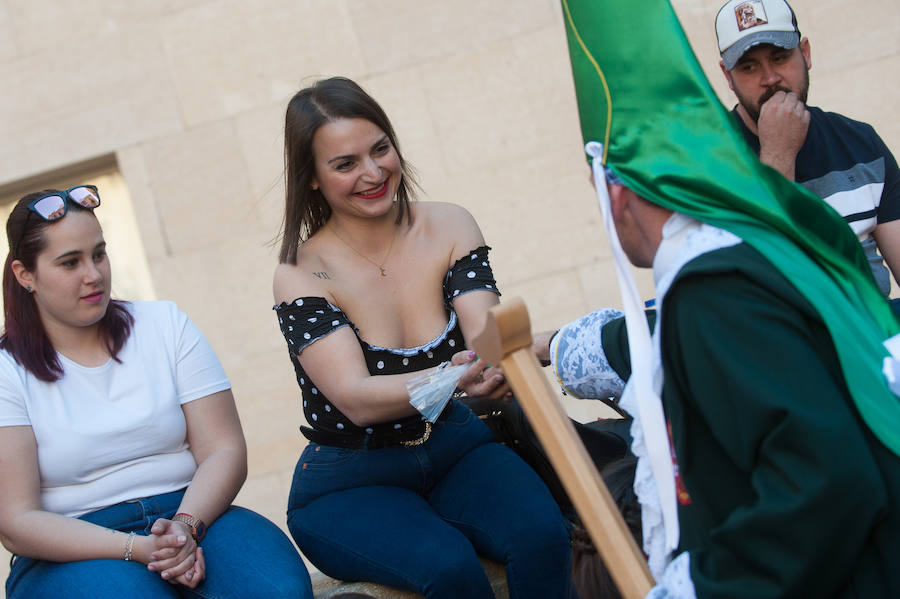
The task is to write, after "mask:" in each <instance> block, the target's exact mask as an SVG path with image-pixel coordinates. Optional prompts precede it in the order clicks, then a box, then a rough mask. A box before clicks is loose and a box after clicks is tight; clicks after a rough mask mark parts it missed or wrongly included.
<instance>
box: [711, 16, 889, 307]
mask: <svg viewBox="0 0 900 599" xmlns="http://www.w3.org/2000/svg"><path fill="white" fill-rule="evenodd" d="M716 35H717V37H718V42H719V51H720V52H721V56H722V59H721V61H720V62H719V65H720V67H721V68H722V72H723V73H724V75H725V79H726V80H727V81H728V86H729V87H730V88H731V90H732V91H733V92H734V94H735V96H736V97H737V99H738V104H737V106H735V108H734V110H733V111H732V112H733V113H734V115H735V117H736V119H737V122H738V125H739V126H740V129H741V130H742V132H743V133H744V136H745V138H746V139H747V143H748V144H749V145H750V147H751V148H753V150H754V151H755V152H756V153H757V154H758V155H759V157H760V160H762V162H763V163H765V164H768V165H769V166H771V167H772V168H774V169H776V170H777V171H779V172H781V174H783V175H784V176H785V177H787V178H788V179H790V180H792V181H797V182H798V183H800V184H801V185H803V186H804V187H806V188H807V189H809V190H810V191H812V192H813V193H814V194H816V195H817V196H819V197H820V198H822V199H823V200H824V201H826V202H827V203H828V204H830V205H831V207H832V208H834V209H835V210H836V211H837V212H838V213H839V214H840V215H841V216H843V217H844V219H845V220H846V221H847V223H848V224H849V225H850V227H851V228H852V229H853V232H854V233H855V234H856V235H857V237H858V238H859V240H860V242H861V243H862V245H863V249H864V250H865V252H866V257H867V258H868V260H869V265H870V267H871V269H872V274H873V275H874V276H875V280H876V282H877V283H878V287H879V289H880V290H881V292H882V293H883V294H884V295H885V296H887V295H888V294H889V293H890V289H891V281H890V275H889V274H888V270H887V269H886V268H885V265H884V261H887V266H888V267H889V268H890V271H891V273H893V275H894V279H895V280H897V279H898V275H900V170H898V168H897V161H896V160H895V159H894V157H893V155H891V152H890V150H888V148H887V147H886V146H885V144H884V142H883V141H882V140H881V138H879V137H878V135H877V134H876V133H875V130H874V129H872V127H871V126H870V125H868V124H866V123H861V122H859V121H854V120H852V119H849V118H847V117H845V116H842V115H840V114H836V113H832V112H824V111H822V110H821V109H819V108H815V107H812V106H807V105H806V101H807V93H808V90H809V69H810V67H811V66H812V59H811V54H810V45H809V39H807V38H806V37H802V36H801V34H800V30H799V29H798V27H797V18H796V15H795V14H794V11H793V9H791V7H790V6H789V5H788V3H787V2H785V1H784V0H731V1H730V2H728V3H727V4H725V5H724V6H723V7H722V8H721V9H720V10H719V12H718V14H717V16H716ZM879 250H880V252H881V255H879V254H878V251H879ZM882 256H883V257H884V260H882Z"/></svg>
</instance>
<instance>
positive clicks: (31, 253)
mask: <svg viewBox="0 0 900 599" xmlns="http://www.w3.org/2000/svg"><path fill="white" fill-rule="evenodd" d="M51 193H59V190H56V189H45V190H44V191H41V192H38V193H31V194H28V195H27V196H25V197H23V198H22V199H20V200H19V201H18V202H17V203H16V206H15V207H14V208H13V209H12V212H11V213H10V215H9V218H8V219H7V220H6V239H7V242H8V243H9V254H8V255H7V256H6V264H5V265H4V266H3V316H4V328H5V330H4V332H3V335H2V336H0V348H2V349H5V350H6V351H8V352H9V353H10V354H11V355H12V357H13V358H15V360H16V362H18V363H19V364H21V365H22V366H23V367H24V368H25V369H26V370H28V371H29V372H30V373H31V374H33V375H34V376H35V377H36V378H38V379H39V380H42V381H45V382H48V383H51V382H53V381H57V380H59V379H60V378H61V377H62V376H63V374H64V372H63V367H62V364H60V362H59V357H58V356H57V354H56V349H54V347H53V344H52V343H51V342H50V338H49V337H48V336H47V332H46V331H45V330H44V325H43V323H42V322H41V315H40V312H39V311H38V307H37V304H36V303H35V301H34V297H32V295H31V294H30V293H28V292H27V291H26V290H25V289H23V288H22V286H21V285H19V282H18V280H16V276H15V274H13V271H12V263H13V262H14V261H16V260H18V261H20V262H21V263H22V266H24V267H25V270H27V271H29V272H34V269H35V266H36V265H37V257H38V255H39V254H40V253H41V252H42V251H44V249H45V248H46V247H47V236H46V234H45V233H44V231H45V230H46V229H47V227H48V226H49V225H50V223H49V222H47V221H45V220H44V219H42V218H40V217H39V216H37V215H33V214H31V210H30V209H29V208H28V204H29V203H30V202H31V201H32V200H34V199H37V198H39V197H41V196H43V195H47V194H51ZM67 209H68V211H69V212H71V211H76V212H88V209H87V208H82V207H81V206H80V205H78V204H77V203H75V202H68V207H67ZM63 218H65V217H63ZM13 244H15V246H14V245H13ZM98 324H99V325H100V335H101V337H102V338H103V339H104V340H105V342H106V348H107V350H108V351H109V354H110V355H111V356H112V358H113V359H114V360H116V361H117V362H118V361H119V359H118V357H117V356H118V353H119V351H121V349H122V346H124V345H125V341H126V340H127V339H128V335H129V334H130V333H131V326H132V325H133V324H134V317H132V316H131V314H130V313H129V312H128V310H127V309H126V307H125V304H124V302H119V301H115V300H110V302H109V306H108V307H107V309H106V314H104V315H103V318H102V319H100V322H99V323H98Z"/></svg>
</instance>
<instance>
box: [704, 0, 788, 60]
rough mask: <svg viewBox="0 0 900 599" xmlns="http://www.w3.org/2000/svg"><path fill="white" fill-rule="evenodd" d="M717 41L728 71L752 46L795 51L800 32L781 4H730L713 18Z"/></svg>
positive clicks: (774, 0) (769, 0) (776, 0)
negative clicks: (766, 46)
mask: <svg viewBox="0 0 900 599" xmlns="http://www.w3.org/2000/svg"><path fill="white" fill-rule="evenodd" d="M716 37H717V38H718V39H719V52H720V53H721V54H722V62H724V63H725V68H726V69H727V70H729V71H730V70H731V69H733V68H734V65H735V64H737V61H738V60H740V58H741V56H743V55H744V53H745V52H746V51H747V50H749V49H750V48H752V47H753V46H758V45H760V44H772V45H775V46H780V47H782V48H787V49H791V48H796V47H797V44H799V43H800V30H799V29H798V28H797V16H796V15H795V14H794V11H793V9H791V7H790V5H788V3H787V2H785V1H784V0H730V2H728V3H727V4H726V5H725V6H723V7H722V8H720V9H719V14H717V15H716Z"/></svg>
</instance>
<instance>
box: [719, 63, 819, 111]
mask: <svg viewBox="0 0 900 599" xmlns="http://www.w3.org/2000/svg"><path fill="white" fill-rule="evenodd" d="M780 91H781V92H785V93H791V92H793V93H795V94H797V99H799V100H800V101H801V102H803V104H804V105H805V104H806V99H807V97H808V96H809V69H804V71H803V84H802V85H801V87H800V89H798V90H793V89H791V88H789V87H786V86H784V85H774V86H772V87H770V88H768V89H766V91H765V92H763V93H762V95H760V96H759V98H757V99H756V101H755V102H754V101H753V100H752V99H750V98H748V97H747V96H745V95H743V94H741V93H740V92H738V90H737V87H736V86H735V88H734V95H735V96H737V99H738V103H739V104H740V105H741V106H743V107H744V110H746V111H747V114H748V115H750V118H752V119H753V122H754V123H758V122H759V111H760V110H762V105H763V104H765V103H766V102H768V101H769V99H771V97H772V96H774V95H775V93H776V92H780Z"/></svg>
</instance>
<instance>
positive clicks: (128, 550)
mask: <svg viewBox="0 0 900 599" xmlns="http://www.w3.org/2000/svg"><path fill="white" fill-rule="evenodd" d="M134 535H135V533H134V532H133V531H132V532H130V533H128V540H127V541H125V555H124V556H122V559H123V560H125V561H126V562H130V561H131V559H132V553H133V551H134Z"/></svg>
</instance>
